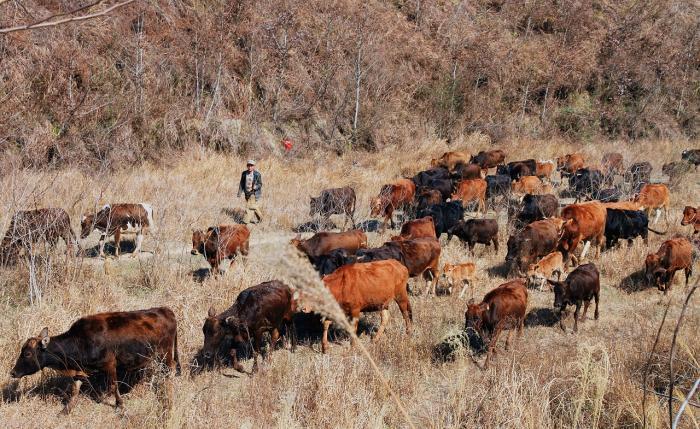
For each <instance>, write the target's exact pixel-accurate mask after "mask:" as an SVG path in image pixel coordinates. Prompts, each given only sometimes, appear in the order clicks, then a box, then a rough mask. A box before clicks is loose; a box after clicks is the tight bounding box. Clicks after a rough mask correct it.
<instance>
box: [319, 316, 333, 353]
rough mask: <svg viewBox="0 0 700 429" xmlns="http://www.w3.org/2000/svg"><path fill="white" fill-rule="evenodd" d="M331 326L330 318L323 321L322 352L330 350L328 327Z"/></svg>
mask: <svg viewBox="0 0 700 429" xmlns="http://www.w3.org/2000/svg"><path fill="white" fill-rule="evenodd" d="M330 326H331V321H330V320H324V321H323V337H321V353H326V352H327V351H328V328H329V327H330Z"/></svg>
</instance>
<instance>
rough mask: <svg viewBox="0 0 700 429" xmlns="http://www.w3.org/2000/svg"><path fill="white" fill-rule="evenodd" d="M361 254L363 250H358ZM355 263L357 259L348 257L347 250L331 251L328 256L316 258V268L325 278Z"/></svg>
mask: <svg viewBox="0 0 700 429" xmlns="http://www.w3.org/2000/svg"><path fill="white" fill-rule="evenodd" d="M358 252H361V250H358ZM354 262H355V257H353V256H350V255H348V252H347V250H345V249H335V250H331V251H330V252H329V253H328V254H327V255H321V256H319V257H317V258H315V261H314V268H316V271H318V274H319V275H320V276H321V277H323V276H325V275H328V274H330V273H332V272H333V271H335V270H337V269H338V268H340V267H342V266H343V265H347V264H352V263H354Z"/></svg>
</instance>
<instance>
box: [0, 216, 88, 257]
mask: <svg viewBox="0 0 700 429" xmlns="http://www.w3.org/2000/svg"><path fill="white" fill-rule="evenodd" d="M59 238H62V239H63V241H65V243H66V252H67V254H73V246H75V245H77V240H76V238H75V233H74V232H73V229H72V228H71V226H70V217H69V216H68V213H66V211H65V210H63V209H61V208H46V209H37V210H24V211H19V212H17V213H15V214H14V215H13V216H12V219H11V220H10V226H9V227H8V228H7V232H6V233H5V237H4V238H3V239H2V244H0V264H1V263H14V262H15V260H16V259H17V255H18V254H19V251H20V249H22V248H24V249H25V250H26V251H27V252H31V250H32V248H33V245H34V244H36V243H38V242H40V241H41V240H45V241H46V242H47V243H48V244H49V246H51V247H54V246H55V245H56V244H57V243H58V239H59Z"/></svg>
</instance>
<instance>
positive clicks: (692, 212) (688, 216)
mask: <svg viewBox="0 0 700 429" xmlns="http://www.w3.org/2000/svg"><path fill="white" fill-rule="evenodd" d="M681 225H683V226H686V225H693V234H697V233H698V231H700V207H698V208H695V207H691V206H685V209H683V220H682V221H681Z"/></svg>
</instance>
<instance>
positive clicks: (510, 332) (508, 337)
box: [506, 329, 513, 351]
mask: <svg viewBox="0 0 700 429" xmlns="http://www.w3.org/2000/svg"><path fill="white" fill-rule="evenodd" d="M512 334H513V330H512V329H509V330H508V335H506V351H508V349H510V336H511V335H512Z"/></svg>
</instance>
